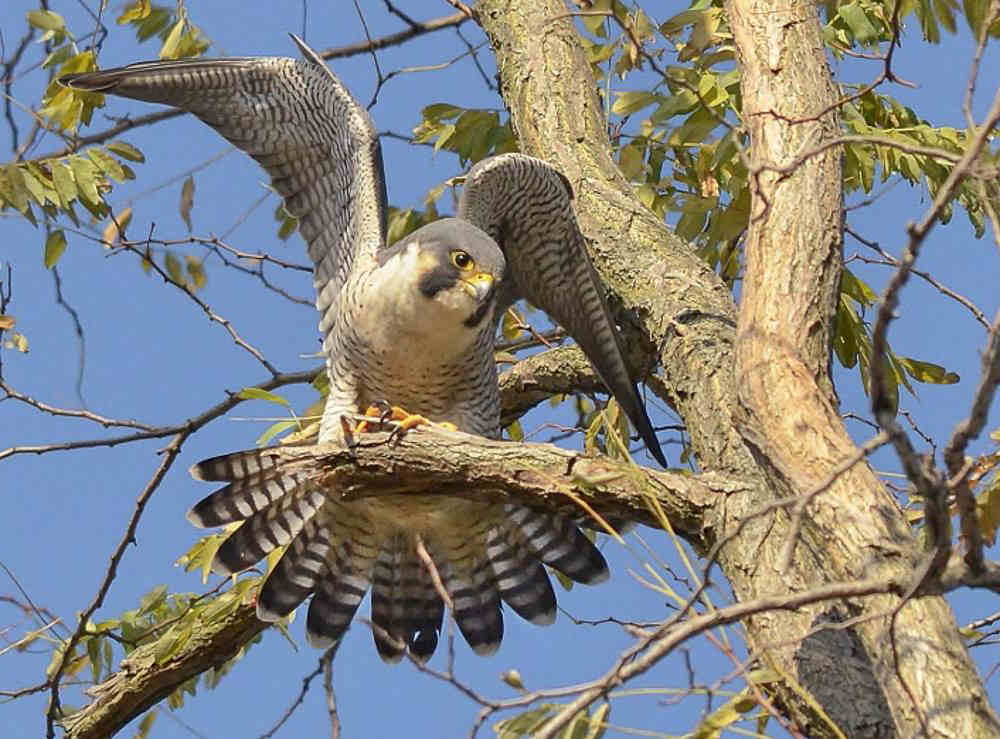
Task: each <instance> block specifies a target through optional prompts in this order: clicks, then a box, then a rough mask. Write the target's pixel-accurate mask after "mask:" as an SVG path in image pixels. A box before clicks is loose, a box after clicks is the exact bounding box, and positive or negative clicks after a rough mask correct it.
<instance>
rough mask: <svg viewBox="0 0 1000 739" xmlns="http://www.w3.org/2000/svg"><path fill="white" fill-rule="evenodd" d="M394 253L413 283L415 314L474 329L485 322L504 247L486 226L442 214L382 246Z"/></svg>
mask: <svg viewBox="0 0 1000 739" xmlns="http://www.w3.org/2000/svg"><path fill="white" fill-rule="evenodd" d="M394 257H395V258H398V259H399V260H400V263H401V265H405V272H406V273H407V276H408V279H409V281H411V284H412V285H413V287H414V288H415V289H414V290H413V294H414V297H415V302H414V304H413V308H414V310H415V311H416V312H417V313H418V314H419V318H423V319H425V320H427V321H434V322H435V323H437V324H438V327H439V329H440V328H443V327H442V326H441V325H440V324H441V322H443V321H447V323H453V324H455V325H456V328H457V327H458V325H460V326H461V327H462V328H463V329H472V330H473V331H474V332H475V333H477V334H478V333H479V331H480V330H481V329H482V328H483V327H484V326H485V325H487V324H488V323H489V320H490V318H491V317H492V314H493V309H494V307H495V306H496V289H497V286H498V285H499V283H500V281H501V280H502V279H503V275H504V269H505V268H506V263H505V261H504V257H503V252H501V251H500V247H498V246H497V245H496V242H495V241H493V239H491V238H490V237H489V236H488V235H487V234H486V233H485V232H484V231H481V230H480V229H478V228H476V227H475V226H473V225H472V224H471V223H468V222H467V221H463V220H460V219H458V218H444V219H442V220H440V221H435V222H434V223H430V224H428V225H426V226H424V227H423V228H420V229H418V230H416V231H414V232H413V233H412V234H410V235H409V236H407V237H406V238H405V239H402V240H400V242H399V243H398V244H395V245H394V246H393V247H392V249H390V250H387V251H386V252H385V259H386V260H389V259H392V258H394Z"/></svg>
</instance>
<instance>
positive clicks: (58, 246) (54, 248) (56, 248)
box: [44, 228, 66, 269]
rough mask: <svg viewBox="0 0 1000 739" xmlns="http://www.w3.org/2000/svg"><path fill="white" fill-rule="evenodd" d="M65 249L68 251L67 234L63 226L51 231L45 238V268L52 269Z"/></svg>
mask: <svg viewBox="0 0 1000 739" xmlns="http://www.w3.org/2000/svg"><path fill="white" fill-rule="evenodd" d="M64 251H66V234H64V233H63V231H62V229H61V228H60V229H59V230H57V231H52V232H50V233H49V235H48V237H47V238H46V239H45V260H44V261H45V268H46V269H52V268H53V267H54V266H55V264H56V262H58V261H59V257H61V256H62V255H63V252H64Z"/></svg>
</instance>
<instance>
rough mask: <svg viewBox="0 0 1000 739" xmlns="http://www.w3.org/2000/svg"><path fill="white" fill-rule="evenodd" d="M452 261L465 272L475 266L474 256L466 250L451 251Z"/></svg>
mask: <svg viewBox="0 0 1000 739" xmlns="http://www.w3.org/2000/svg"><path fill="white" fill-rule="evenodd" d="M451 263H452V264H454V265H455V266H456V267H458V268H459V269H460V270H462V271H463V272H465V271H467V270H470V269H472V268H473V267H474V266H475V262H474V261H473V259H472V257H470V256H469V255H468V254H466V253H465V252H464V251H453V252H452V253H451Z"/></svg>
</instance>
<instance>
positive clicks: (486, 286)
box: [462, 272, 493, 303]
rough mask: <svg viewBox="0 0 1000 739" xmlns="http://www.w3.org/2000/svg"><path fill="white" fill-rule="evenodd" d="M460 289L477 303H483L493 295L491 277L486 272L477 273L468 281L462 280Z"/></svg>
mask: <svg viewBox="0 0 1000 739" xmlns="http://www.w3.org/2000/svg"><path fill="white" fill-rule="evenodd" d="M462 289H463V290H465V292H467V293H468V294H469V295H471V296H472V297H473V298H474V299H475V300H476V302H477V303H485V302H487V301H488V300H489V299H490V296H491V295H492V294H493V276H492V275H489V274H487V273H486V272H478V273H477V274H475V275H474V276H473V277H471V278H470V279H468V280H462Z"/></svg>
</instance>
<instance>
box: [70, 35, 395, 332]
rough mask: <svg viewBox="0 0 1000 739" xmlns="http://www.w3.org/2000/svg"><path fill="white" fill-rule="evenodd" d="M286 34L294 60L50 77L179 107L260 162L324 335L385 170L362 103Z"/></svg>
mask: <svg viewBox="0 0 1000 739" xmlns="http://www.w3.org/2000/svg"><path fill="white" fill-rule="evenodd" d="M292 39H293V40H294V41H295V43H296V44H297V45H298V47H299V49H300V50H301V52H302V54H303V56H304V57H305V59H304V60H303V61H297V60H294V59H284V58H277V57H264V58H229V59H186V60H176V61H159V62H141V63H138V64H130V65H129V66H127V67H120V68H118V69H108V70H104V71H101V72H87V73H84V74H70V75H66V76H64V77H62V78H60V80H59V82H60V83H61V84H63V85H67V86H69V87H73V88H77V89H81V90H90V91H94V92H104V93H108V94H111V95H120V96H122V97H127V98H133V99H136V100H144V101H147V102H151V103H163V104H165V105H172V106H174V107H176V108H180V109H182V110H186V111H188V112H190V113H193V114H194V115H196V116H197V117H198V118H200V119H201V120H202V121H204V122H205V123H207V124H208V125H209V126H211V127H212V128H214V129H215V130H216V131H218V132H219V133H220V134H222V135H223V136H224V137H225V138H226V139H228V140H229V141H230V142H231V143H232V144H233V145H234V146H236V147H237V148H239V149H242V150H243V151H245V152H246V153H247V154H249V155H250V156H252V157H253V158H254V159H256V160H257V161H258V162H260V164H261V166H263V167H264V169H266V170H267V172H268V174H269V175H270V176H271V182H272V183H273V185H274V188H275V189H276V190H277V191H278V192H279V193H280V194H281V195H282V197H284V199H285V206H286V208H287V209H288V211H289V212H290V213H291V214H292V215H294V216H296V217H297V218H298V219H299V231H300V232H301V234H302V236H303V238H305V240H306V243H307V244H308V246H309V257H310V258H311V259H312V261H313V264H314V271H313V282H314V285H315V287H316V295H317V298H316V307H317V308H318V309H319V310H320V313H321V315H322V317H323V318H322V323H321V324H320V326H321V330H322V331H323V334H324V335H326V333H327V330H328V328H329V325H330V323H331V322H332V318H333V316H332V315H328V310H327V309H328V308H330V306H331V305H336V296H337V294H338V293H339V291H340V288H341V287H342V286H343V284H344V283H345V282H346V281H347V279H348V278H349V276H350V274H351V272H352V271H353V270H354V269H355V268H356V267H358V266H360V265H361V264H362V263H365V262H367V263H373V262H374V261H375V254H376V252H377V251H378V250H379V249H380V248H382V246H383V245H384V244H385V232H386V224H385V219H386V193H385V174H384V172H383V167H382V151H381V147H380V146H379V141H378V136H377V135H376V132H375V127H374V124H373V123H372V120H371V117H370V116H369V115H368V113H367V111H366V110H365V109H364V108H362V107H361V106H360V105H358V103H357V101H355V100H354V98H353V97H351V94H350V93H349V92H348V91H347V89H346V88H345V87H344V86H343V85H342V84H341V83H340V80H338V79H337V78H336V76H334V74H333V72H331V71H330V69H329V68H328V67H327V66H326V64H325V63H324V62H323V60H322V58H320V57H319V55H317V54H316V52H314V51H313V50H312V49H310V48H309V47H308V46H306V44H305V43H304V42H303V41H302V40H300V39H299V38H297V37H296V36H292ZM330 313H331V314H332V311H331V312H330Z"/></svg>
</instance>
